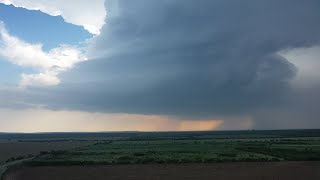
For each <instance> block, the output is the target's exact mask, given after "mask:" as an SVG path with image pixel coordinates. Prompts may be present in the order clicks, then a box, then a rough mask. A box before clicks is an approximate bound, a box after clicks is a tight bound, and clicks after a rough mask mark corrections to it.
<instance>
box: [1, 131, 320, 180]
mask: <svg viewBox="0 0 320 180" xmlns="http://www.w3.org/2000/svg"><path fill="white" fill-rule="evenodd" d="M0 145H1V146H2V147H3V148H1V146H0V153H1V156H2V158H3V159H6V158H8V157H15V158H13V159H12V158H11V160H10V161H7V162H3V163H4V165H3V167H5V165H6V163H7V164H10V163H11V162H17V161H18V162H19V160H20V159H28V158H29V157H32V158H31V159H30V158H29V160H28V161H21V163H15V165H14V166H13V167H10V168H5V169H9V171H7V172H6V173H5V174H6V177H8V178H9V179H10V178H12V177H14V178H15V179H19V177H20V176H21V177H24V176H25V177H28V176H30V179H37V178H35V177H33V176H32V174H34V173H35V174H37V172H38V171H41V172H48V173H49V172H51V171H52V172H56V173H57V177H60V175H61V177H65V175H66V176H72V177H73V175H75V174H74V172H75V171H81V172H82V170H81V168H83V167H85V168H86V169H87V171H88V172H87V173H90V172H95V173H97V174H98V175H99V174H100V175H101V174H103V173H104V171H110V173H111V174H112V173H115V172H117V171H120V170H121V168H128V169H125V170H127V171H128V172H131V171H132V172H133V171H134V169H135V167H136V168H138V169H136V170H137V173H138V172H139V171H141V172H143V171H144V169H145V168H149V166H150V167H159V171H158V170H155V171H154V173H155V174H157V173H160V174H168V175H170V173H171V171H173V170H174V169H176V170H177V171H188V169H190V171H191V172H190V173H191V174H189V175H187V176H188V177H189V176H190V177H193V176H194V175H197V174H201V173H205V172H206V174H208V173H209V171H211V170H214V171H213V172H217V174H218V175H219V172H220V170H221V171H222V172H225V171H227V170H228V169H229V168H231V169H232V168H235V169H240V170H239V173H240V174H239V175H241V173H243V172H242V170H243V171H244V172H245V171H247V170H248V172H249V170H250V169H251V168H255V165H259V166H258V167H260V165H262V166H261V167H260V168H261V169H257V170H256V171H261V172H260V174H262V175H263V176H264V173H266V174H268V173H270V172H268V171H267V172H264V171H263V170H262V169H264V167H266V168H268V169H269V166H270V168H271V169H276V167H278V166H280V167H281V168H283V169H284V171H283V172H288V171H289V170H288V169H290V168H291V169H292V168H296V167H299V168H300V166H303V167H301V168H302V169H303V168H304V165H307V166H311V165H313V166H314V167H312V168H317V167H318V168H319V163H318V162H320V130H288V131H284V130H281V131H213V132H150V133H147V132H123V133H121V132H119V133H62V134H26V135H22V134H15V135H11V136H8V135H3V136H1V135H0ZM30 153H31V155H28V154H30ZM17 155H18V158H17ZM19 155H20V156H22V158H19ZM145 164H147V165H145ZM238 166H240V167H238ZM191 167H194V169H195V171H192V168H191ZM48 168H49V169H48ZM61 168H62V169H61ZM101 168H102V169H101ZM118 168H119V169H118ZM197 168H199V169H198V170H197V171H196V169H197ZM241 168H242V170H241ZM161 169H162V170H161ZM49 170H50V171H49ZM216 170H218V171H216ZM253 170H255V169H251V170H250V171H253ZM29 171H30V172H33V173H29ZM100 171H101V172H100ZM166 171H168V172H166ZM272 171H273V170H272ZM306 171H308V168H306ZM67 172H69V173H67ZM276 172H278V171H276ZM12 173H13V174H12ZM59 173H61V174H59ZM65 173H66V174H65ZM82 173H84V174H83V177H85V176H86V174H85V173H86V171H85V170H83V172H82ZM193 173H195V174H193ZM41 174H43V176H44V175H45V173H39V176H40V175H41ZM217 174H216V173H213V174H211V175H212V176H211V175H210V173H209V176H208V178H212V177H213V176H216V175H217ZM280 174H281V173H280ZM47 175H48V174H47ZM257 175H258V174H257ZM132 176H137V177H139V174H136V175H135V174H132ZM188 177H186V179H188ZM218 177H219V176H218ZM252 177H255V176H252ZM266 177H267V176H266ZM268 177H269V176H268ZM280 177H282V176H281V175H280ZM295 177H296V176H295ZM52 178H53V177H52ZM164 178H166V177H164ZM170 178H173V179H174V175H173V176H172V177H171V175H170V176H168V177H167V179H170ZM223 178H228V176H226V177H221V179H223ZM250 178H251V177H250ZM250 178H248V179H250ZM262 178H263V177H262ZM58 179H59V178H58ZM60 179H61V178H60ZM62 179H63V178H62ZM97 179H99V178H97ZM133 179H135V178H133ZM139 179H143V178H139ZM203 179H205V177H204V178H203ZM283 179H285V178H283Z"/></svg>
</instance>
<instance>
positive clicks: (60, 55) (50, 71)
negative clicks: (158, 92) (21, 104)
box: [0, 22, 87, 87]
mask: <svg viewBox="0 0 320 180" xmlns="http://www.w3.org/2000/svg"><path fill="white" fill-rule="evenodd" d="M0 57H3V59H5V60H7V61H9V62H11V63H12V64H16V65H18V66H22V67H31V68H35V69H36V70H38V71H39V73H38V74H22V75H21V77H22V79H21V81H20V86H21V87H27V86H53V85H57V84H59V83H60V80H59V78H58V75H59V74H60V73H61V72H64V71H66V70H68V69H70V68H72V67H73V66H74V64H76V63H78V62H80V61H84V60H86V59H87V58H86V56H85V54H84V52H83V51H82V50H81V49H78V48H77V47H73V46H69V45H61V46H60V47H57V48H53V49H51V50H49V51H48V52H46V51H44V50H43V49H42V44H31V43H28V42H25V41H23V40H21V39H19V38H18V37H15V36H12V35H10V34H9V32H8V31H7V29H6V28H5V26H4V24H3V23H2V22H0Z"/></svg>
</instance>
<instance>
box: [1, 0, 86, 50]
mask: <svg viewBox="0 0 320 180" xmlns="http://www.w3.org/2000/svg"><path fill="white" fill-rule="evenodd" d="M0 21H3V22H4V23H5V25H6V27H7V29H8V30H9V32H10V34H12V35H14V36H17V37H19V38H20V39H23V40H24V41H26V42H30V43H41V44H43V47H44V50H49V49H52V48H55V47H57V46H59V45H60V44H70V45H79V43H81V42H83V41H84V40H86V39H88V38H91V37H92V35H91V34H90V33H88V32H87V31H86V30H84V29H83V28H82V27H80V26H76V25H72V24H69V23H66V22H64V20H63V18H62V17H61V16H55V17H54V16H50V15H47V14H45V13H42V12H40V11H30V10H26V9H23V8H16V7H14V6H11V5H10V6H7V5H3V4H0Z"/></svg>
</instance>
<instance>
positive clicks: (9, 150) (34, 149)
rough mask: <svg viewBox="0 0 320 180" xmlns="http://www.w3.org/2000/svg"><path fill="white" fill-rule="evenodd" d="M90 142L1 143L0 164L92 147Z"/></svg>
mask: <svg viewBox="0 0 320 180" xmlns="http://www.w3.org/2000/svg"><path fill="white" fill-rule="evenodd" d="M91 144H93V142H89V141H61V142H50V141H47V142H21V141H12V140H10V141H4V140H3V141H0V164H1V163H3V162H5V161H8V160H10V159H13V158H18V159H22V158H24V157H28V156H29V157H31V156H34V155H37V154H39V153H40V152H41V151H52V150H68V149H72V148H77V147H82V146H87V145H91Z"/></svg>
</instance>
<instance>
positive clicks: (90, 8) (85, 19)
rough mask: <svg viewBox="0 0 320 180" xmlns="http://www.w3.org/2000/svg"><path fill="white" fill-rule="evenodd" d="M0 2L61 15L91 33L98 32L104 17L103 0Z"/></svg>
mask: <svg viewBox="0 0 320 180" xmlns="http://www.w3.org/2000/svg"><path fill="white" fill-rule="evenodd" d="M0 3H3V4H6V5H13V6H15V7H21V8H25V9H28V10H39V11H41V12H43V13H46V14H49V15H51V16H62V18H63V19H64V20H65V21H66V22H68V23H71V24H74V25H78V26H82V27H83V28H84V29H85V30H87V31H88V32H90V33H91V34H99V33H100V29H101V28H102V26H103V25H104V19H105V17H106V11H105V8H104V0H93V1H92V0H91V1H88V0H67V1H65V0H49V1H48V0H23V1H21V0H0Z"/></svg>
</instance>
